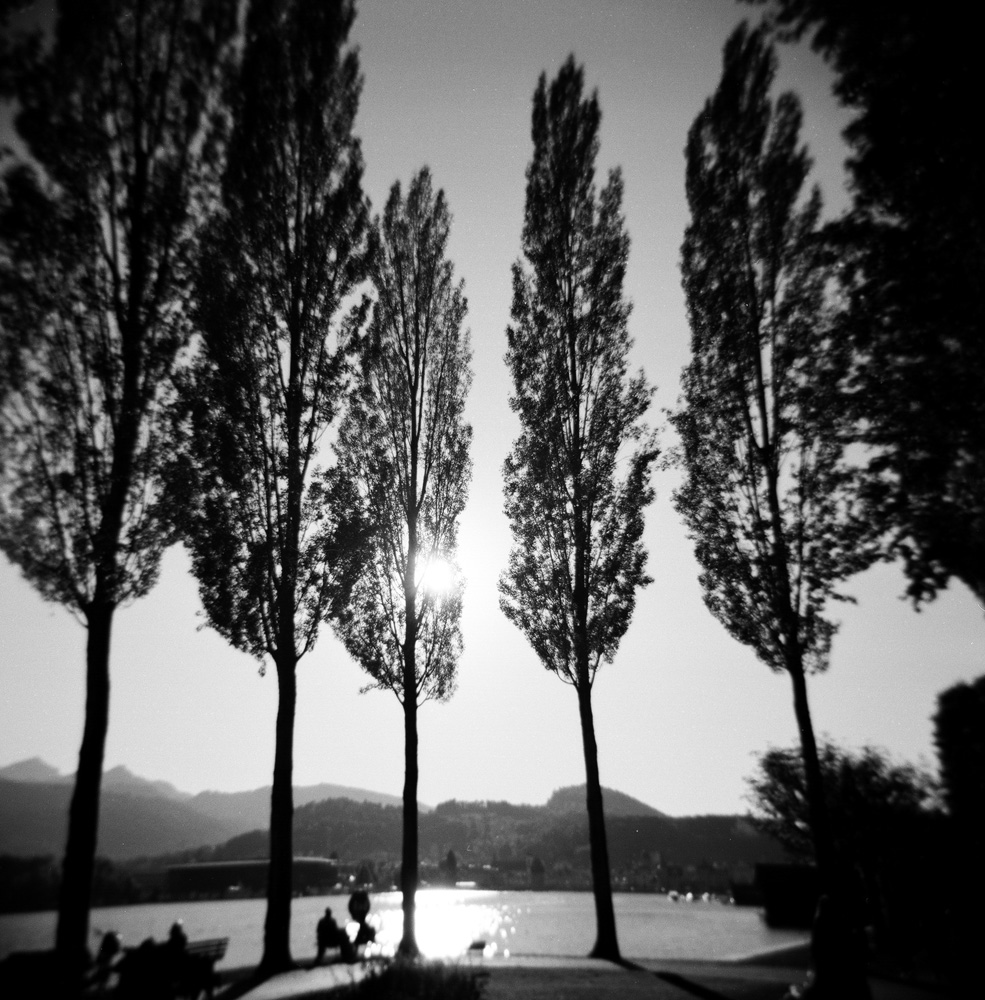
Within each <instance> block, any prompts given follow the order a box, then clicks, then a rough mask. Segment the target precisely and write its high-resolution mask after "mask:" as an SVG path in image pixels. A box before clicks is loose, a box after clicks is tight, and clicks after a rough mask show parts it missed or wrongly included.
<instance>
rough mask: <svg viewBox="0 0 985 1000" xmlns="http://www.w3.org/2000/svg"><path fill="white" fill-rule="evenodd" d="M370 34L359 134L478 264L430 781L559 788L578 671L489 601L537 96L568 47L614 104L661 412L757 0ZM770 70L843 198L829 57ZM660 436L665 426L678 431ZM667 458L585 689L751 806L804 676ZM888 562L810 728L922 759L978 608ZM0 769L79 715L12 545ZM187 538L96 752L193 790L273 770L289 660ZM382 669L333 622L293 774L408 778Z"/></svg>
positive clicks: (157, 594) (160, 589) (619, 4)
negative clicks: (696, 135) (771, 648)
mask: <svg viewBox="0 0 985 1000" xmlns="http://www.w3.org/2000/svg"><path fill="white" fill-rule="evenodd" d="M357 6H358V10H359V16H358V18H357V22H356V27H355V31H354V41H355V42H356V43H357V44H358V45H359V47H360V52H361V63H362V69H363V73H364V75H365V88H364V90H363V97H362V102H361V105H360V113H359V117H358V119H357V131H358V133H359V135H360V136H361V137H362V141H363V149H364V155H365V160H366V175H365V186H366V190H367V191H368V193H369V195H370V197H371V198H372V201H373V204H374V206H375V208H376V210H377V211H379V210H381V209H382V206H383V204H384V202H385V199H386V194H387V191H388V190H389V187H390V185H391V184H392V183H393V181H394V180H396V179H400V180H401V182H402V183H403V184H404V185H405V186H406V184H407V183H408V182H409V180H410V178H411V176H412V174H413V172H414V171H416V170H417V169H418V168H419V167H420V166H421V165H423V164H424V163H427V164H429V165H430V167H431V170H432V174H433V177H434V181H435V184H436V186H441V187H443V188H444V189H445V192H446V194H447V197H448V201H449V204H450V207H451V210H452V213H453V217H454V218H453V223H452V234H451V241H450V255H451V257H452V259H453V261H454V264H455V268H456V273H457V274H458V275H459V276H461V277H464V279H465V290H466V294H467V296H468V299H469V319H468V322H469V326H470V328H471V331H472V343H473V349H474V353H475V357H474V369H475V379H474V385H473V390H472V396H471V398H470V401H469V407H468V416H469V418H470V420H471V421H472V424H473V427H474V432H475V437H474V447H473V460H474V463H475V475H474V480H473V485H472V492H471V499H470V502H469V505H468V508H467V510H466V513H465V516H464V519H463V523H462V530H461V535H460V538H461V551H460V559H461V562H462V565H463V567H464V569H465V572H466V574H467V576H468V585H467V590H466V595H465V612H464V618H463V632H464V639H465V651H464V655H463V657H462V660H461V664H460V667H459V683H458V690H457V692H456V694H455V695H454V696H453V698H452V699H451V700H450V701H449V702H448V703H446V704H443V705H433V704H428V705H427V706H426V707H425V708H424V710H423V712H422V715H421V719H420V799H421V801H422V802H425V803H428V804H431V805H434V804H436V803H438V802H440V801H443V800H446V799H449V798H458V799H507V800H509V801H513V802H531V803H539V802H544V801H545V800H546V799H547V797H548V796H549V795H550V794H551V792H552V791H553V790H554V789H555V788H558V787H560V786H563V785H571V784H577V783H581V782H583V781H584V760H583V756H582V746H581V734H580V729H579V724H578V710H577V702H576V698H575V694H574V691H573V690H572V689H570V688H569V687H568V686H566V685H564V684H562V683H561V682H560V681H559V680H557V678H555V677H554V676H552V675H550V674H548V673H547V672H546V671H545V670H544V669H543V668H542V667H541V666H540V664H539V662H538V661H537V659H536V658H535V656H534V654H533V653H532V652H531V650H530V648H529V646H528V645H527V644H526V641H525V640H524V638H523V636H522V635H521V634H520V633H519V632H517V631H516V630H515V629H514V628H513V627H512V626H511V625H510V624H509V623H508V622H507V621H506V619H505V618H504V616H503V615H502V613H501V612H500V610H499V606H498V600H497V591H496V581H497V578H498V576H499V574H500V572H501V571H502V569H503V567H504V566H505V564H506V557H507V552H508V549H509V544H510V534H509V527H508V525H507V522H506V519H505V517H504V515H503V513H502V478H501V467H502V462H503V459H504V458H505V456H506V454H507V452H508V450H509V447H510V444H511V441H512V439H513V437H514V436H515V434H516V431H517V424H516V422H515V420H514V418H513V416H512V414H511V413H510V410H509V406H508V402H507V400H508V396H509V392H510V382H509V376H508V373H507V370H506V367H505V365H504V363H503V355H504V352H505V349H506V337H505V329H506V326H507V323H508V322H509V309H510V300H511V287H510V265H511V263H512V262H513V261H514V260H515V259H516V258H517V256H518V254H519V250H520V229H521V225H522V218H523V199H524V183H525V182H524V170H525V168H526V164H527V162H528V161H529V159H530V155H531V143H530V110H531V98H532V95H533V90H534V87H535V85H536V82H537V78H538V76H539V74H540V73H541V72H542V71H544V70H546V71H547V73H548V75H549V76H553V75H554V74H555V73H556V71H557V69H558V68H559V66H560V65H561V63H562V62H563V60H564V59H565V57H566V56H567V55H568V53H569V52H574V54H575V56H576V58H577V59H578V61H579V62H581V63H582V64H583V65H584V66H585V70H586V77H587V81H588V83H589V85H590V86H591V87H597V88H598V90H599V97H600V101H601V107H602V114H603V119H602V148H601V154H600V160H599V168H600V178H604V172H605V171H607V170H608V169H609V168H610V167H612V166H615V165H621V166H622V168H623V172H624V180H625V190H626V197H625V203H624V211H625V215H626V218H627V223H628V228H629V233H630V236H631V239H632V246H631V250H630V258H629V269H628V273H627V285H626V292H627V294H628V296H629V297H630V299H631V300H632V301H633V303H634V311H633V315H632V318H631V320H630V329H631V332H632V335H633V337H634V338H635V347H634V351H633V362H634V364H636V365H638V366H642V367H643V368H644V369H645V370H646V373H647V376H648V377H649V379H650V381H651V382H652V383H654V384H656V385H657V386H658V392H657V396H656V399H655V403H654V407H653V411H652V416H651V423H653V424H661V423H662V422H663V415H662V410H663V409H664V408H666V407H672V406H674V405H675V403H676V400H677V394H678V379H679V374H680V371H681V368H682V367H683V366H684V365H685V364H686V362H687V360H688V351H689V332H688V327H687V321H686V317H685V310H684V299H683V293H682V291H681V287H680V273H679V268H678V261H679V250H680V244H681V239H682V235H683V231H684V227H685V225H686V223H687V205H686V202H685V197H684V154H683V149H684V143H685V137H686V134H687V130H688V127H689V126H690V123H691V122H692V121H693V119H694V117H695V115H696V114H697V113H698V111H699V110H700V107H701V105H702V104H703V102H704V100H705V99H706V98H707V97H708V96H709V95H710V94H711V92H712V91H713V90H714V88H715V87H716V85H717V82H718V79H719V75H720V72H721V51H722V46H723V44H724V42H725V39H726V38H727V36H728V34H729V33H730V31H731V29H732V28H733V27H734V26H735V25H736V24H737V23H738V22H739V21H740V20H742V19H743V18H744V17H753V18H755V17H758V13H759V12H758V9H756V8H750V7H747V6H744V5H739V4H735V3H731V2H729V0H660V2H647V0H608V2H606V3H598V2H597V0H529V2H526V0H497V2H496V3H489V2H480V0H362V2H361V3H358V4H357ZM780 57H781V83H782V85H783V86H785V87H793V88H794V89H796V90H798V92H799V93H800V94H801V97H802V99H803V101H804V104H805V110H806V127H805V132H804V137H805V139H806V140H807V141H808V142H809V144H810V146H811V148H812V152H813V154H814V156H815V159H816V160H817V161H818V169H817V171H816V179H817V180H818V182H819V183H820V184H821V186H822V189H823V191H824V194H825V197H826V203H827V204H828V205H829V206H833V207H834V208H837V207H839V206H840V205H842V204H843V203H844V192H843V188H842V172H841V160H842V158H843V153H844V150H843V147H842V145H841V142H840V139H839V132H840V129H841V127H842V125H843V124H844V121H845V120H846V119H845V115H844V112H843V111H841V110H840V109H839V108H838V107H837V105H836V104H835V102H834V101H833V99H832V98H831V96H830V93H829V89H828V85H829V81H828V77H827V75H826V73H825V71H824V68H823V66H822V65H821V63H820V60H819V59H818V58H817V57H816V56H814V55H813V54H812V53H810V52H809V51H807V50H806V49H803V50H801V49H790V48H783V49H782V50H781V52H780ZM663 443H664V445H665V446H668V445H670V444H672V439H671V436H670V432H669V431H665V432H664V436H663ZM674 485H675V475H674V474H672V473H667V472H662V473H660V474H658V475H657V477H656V486H657V490H658V496H657V499H656V501H655V503H654V504H653V505H652V507H651V508H650V510H649V513H648V516H647V528H646V533H645V536H644V538H645V543H646V547H647V550H648V552H649V571H650V573H651V575H652V576H653V577H654V583H653V584H652V585H651V586H650V587H648V588H647V589H646V590H645V591H643V592H642V594H641V595H640V598H639V601H638V603H637V607H636V613H635V617H634V620H633V624H632V626H631V627H630V630H629V632H628V634H627V635H626V637H625V638H624V640H623V642H622V646H621V648H620V650H619V653H618V656H617V657H616V661H615V662H614V663H613V664H611V665H603V668H602V669H601V670H600V671H599V674H598V678H597V681H596V684H595V688H594V697H593V702H594V706H595V719H596V731H597V737H598V744H599V762H600V769H601V776H602V783H603V784H604V785H606V786H608V787H612V788H617V789H619V790H621V791H624V792H626V793H628V794H630V795H633V796H636V797H637V798H639V799H642V800H643V801H644V802H647V803H649V804H651V805H653V806H655V807H656V808H658V809H661V810H663V811H665V812H668V813H670V814H672V815H687V814H696V813H716V812H733V811H743V810H744V809H745V808H746V802H745V800H744V795H745V792H746V788H745V780H744V779H745V778H746V777H747V776H748V775H749V774H750V773H751V772H752V770H753V767H754V755H755V754H757V753H760V752H762V751H763V750H765V749H766V748H767V747H769V746H770V745H790V744H792V743H793V742H794V741H795V738H796V729H795V725H794V717H793V707H792V696H791V690H790V682H789V679H788V678H787V677H786V676H785V675H776V674H772V673H771V672H770V671H769V669H768V668H767V667H765V666H764V665H763V664H761V663H759V662H758V661H757V660H756V659H755V657H754V656H753V655H752V653H751V652H749V651H748V650H747V649H746V648H745V647H743V646H741V645H739V644H738V643H737V642H735V641H734V640H733V639H731V638H730V637H729V636H728V634H727V633H726V632H725V630H724V629H723V627H722V626H721V625H719V624H718V622H717V621H715V619H713V618H712V617H711V615H710V613H709V612H708V611H707V610H706V608H705V606H704V604H703V602H702V599H701V592H700V588H699V586H698V582H697V573H698V570H697V564H696V563H695V561H694V558H693V556H692V552H691V545H690V543H689V542H688V540H687V538H686V537H685V534H684V530H683V527H682V525H681V523H680V521H679V519H678V517H677V514H676V513H675V511H674V509H673V507H672V506H671V503H670V494H671V491H672V489H673V487H674ZM903 589H904V583H903V578H902V574H901V572H900V571H899V568H898V567H894V566H883V567H878V568H876V569H873V570H871V571H869V572H868V573H866V574H865V575H864V576H862V577H860V578H858V579H856V580H853V581H851V582H850V584H849V586H848V587H847V590H848V591H849V592H850V593H852V594H854V595H855V596H856V597H857V598H858V599H859V603H858V604H857V605H855V606H852V605H842V606H838V607H836V608H835V609H834V613H835V615H836V617H838V618H840V620H841V622H842V627H841V631H840V633H839V635H838V637H837V638H836V640H835V644H834V652H833V657H832V665H831V669H830V671H829V672H828V674H826V675H823V676H820V677H817V678H813V679H812V680H811V682H810V694H811V699H812V708H813V713H814V721H815V727H816V730H817V732H818V733H819V734H828V735H830V736H831V737H832V738H834V739H835V740H837V741H839V742H843V743H845V744H847V745H849V746H859V745H862V744H865V743H872V744H875V745H877V746H881V747H884V748H886V749H887V750H888V751H889V752H890V753H891V754H892V755H893V756H894V757H896V758H897V759H905V760H910V761H915V762H918V763H923V764H925V765H927V766H931V767H932V766H933V765H934V763H935V757H934V753H933V745H932V724H931V716H932V714H933V712H934V711H935V707H936V706H935V699H936V696H937V694H938V693H939V692H940V691H941V690H943V689H944V688H946V687H948V686H950V685H951V684H953V683H955V682H956V681H958V680H970V679H972V678H973V677H975V676H977V675H978V674H980V673H981V672H982V671H983V666H985V663H983V661H985V657H983V640H985V628H983V614H982V610H981V609H980V608H978V606H977V604H976V602H975V600H974V599H973V597H972V595H971V594H970V592H969V591H968V590H967V589H966V588H964V587H963V586H962V585H959V584H955V585H953V586H952V589H951V590H950V591H948V592H947V593H945V594H944V595H943V596H942V597H941V598H939V599H938V601H937V602H936V603H935V604H933V605H931V606H929V607H928V608H926V609H925V610H924V611H922V612H921V613H916V612H914V611H913V609H912V608H911V606H910V605H909V604H908V603H907V602H905V601H903V600H901V599H900V596H899V595H900V594H902V592H903ZM0 621H2V642H0V766H2V765H5V764H9V763H12V762H14V761H16V760H20V759H23V758H25V757H30V756H34V755H39V756H41V757H43V758H44V759H45V760H47V761H48V762H49V763H51V764H53V765H55V766H56V767H58V768H60V769H61V770H62V771H65V772H70V771H74V769H75V762H76V758H77V754H78V748H79V743H80V740H81V734H82V721H83V704H84V692H85V671H84V650H85V632H84V629H83V628H82V627H81V626H80V625H79V624H78V623H77V622H76V621H75V620H74V619H73V618H71V617H70V616H69V614H68V613H67V612H66V611H64V610H63V609H61V608H60V607H58V606H56V605H50V604H45V603H43V602H42V601H41V600H40V599H39V598H37V597H36V596H35V594H34V592H33V591H32V590H31V588H30V587H29V586H28V585H27V584H26V583H25V582H23V581H22V580H21V579H20V577H19V575H18V572H17V570H16V569H15V568H14V567H12V566H11V565H10V564H9V563H7V562H6V561H3V560H0ZM203 626H204V621H203V619H202V618H201V617H200V604H199V601H198V596H197V591H196V587H195V583H194V580H193V579H192V577H191V576H190V574H189V563H188V560H187V558H186V556H185V555H184V553H183V552H182V550H180V549H174V550H172V551H170V552H169V553H168V554H167V555H166V557H165V560H164V565H163V571H162V574H161V579H160V582H159V584H158V586H157V588H156V589H155V590H154V591H153V593H152V594H151V595H150V596H149V597H148V598H146V599H145V600H143V601H140V602H138V603H136V604H134V605H133V606H131V607H129V608H125V609H123V610H122V611H121V612H120V613H119V614H118V616H117V618H116V628H115V632H114V640H113V650H112V666H111V677H112V692H111V708H110V727H109V736H108V741H107V748H106V767H107V768H109V767H113V766H115V765H117V764H126V765H127V766H128V767H129V768H131V769H132V770H133V771H135V772H137V773H138V774H141V775H143V776H145V777H148V778H155V779H157V778H163V779H165V780H167V781H170V782H172V783H173V784H174V785H176V786H177V787H179V788H181V789H184V790H187V791H190V792H196V791H200V790H203V789H219V790H225V791H233V790H239V789H247V788H255V787H258V786H260V785H265V784H269V783H270V780H271V772H272V768H273V742H274V717H275V712H276V706H277V689H276V681H275V678H274V676H273V673H272V672H271V671H268V673H267V675H266V676H265V677H263V678H261V677H260V676H258V672H257V664H256V662H255V661H253V660H251V659H250V658H249V657H247V656H245V655H244V654H242V653H237V652H235V651H234V650H232V649H231V648H230V647H228V646H227V645H226V644H225V643H224V641H223V640H222V639H221V638H220V637H219V636H218V634H217V633H215V632H212V631H211V630H209V629H207V628H204V627H203ZM367 682H368V677H366V675H365V674H363V673H362V672H361V671H360V669H359V668H358V667H357V666H356V665H355V663H354V662H353V661H352V660H351V659H350V658H349V656H348V655H347V654H346V653H345V651H344V650H343V648H342V647H341V645H340V644H339V643H338V642H337V641H336V640H335V639H334V637H333V636H332V634H331V632H330V630H329V629H328V628H326V629H325V630H324V631H323V633H322V636H321V639H320V641H319V644H318V646H317V647H316V649H315V650H314V652H313V653H312V654H310V655H309V656H308V657H306V658H305V659H304V660H302V662H301V665H300V668H299V692H298V713H297V724H296V733H295V772H294V773H295V783H296V784H299V785H305V784H313V783H316V782H322V781H325V782H334V783H338V784H345V785H354V786H361V787H365V788H370V789H375V790H378V791H384V792H391V793H394V794H399V793H400V790H401V787H402V782H403V733H402V716H401V711H400V706H399V704H398V703H397V700H396V698H394V696H393V695H392V694H390V693H388V692H375V691H374V692H370V693H368V694H360V689H361V688H362V687H364V686H365V684H366V683H367Z"/></svg>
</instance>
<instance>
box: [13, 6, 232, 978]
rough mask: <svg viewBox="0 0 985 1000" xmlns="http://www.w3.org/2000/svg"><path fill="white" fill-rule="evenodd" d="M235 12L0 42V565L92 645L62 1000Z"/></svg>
mask: <svg viewBox="0 0 985 1000" xmlns="http://www.w3.org/2000/svg"><path fill="white" fill-rule="evenodd" d="M235 7H236V5H235V3H231V2H223V0H197V2H196V0H189V2H183V3H182V2H178V0H145V2H143V3H136V2H124V0H119V2H109V0H106V2H100V3H93V4H85V5H82V4H77V3H70V2H66V3H61V4H59V6H58V11H57V20H56V22H55V26H54V35H53V38H42V37H40V36H37V37H34V38H33V39H23V38H21V39H17V38H15V37H14V33H13V30H12V29H11V34H10V35H7V33H6V29H7V26H8V25H7V24H2V23H0V27H2V28H3V29H4V32H3V38H2V41H0V64H2V68H0V89H2V96H3V97H4V98H6V99H13V100H16V107H17V114H16V119H15V124H16V128H17V132H18V134H19V136H20V139H21V141H22V143H23V145H24V147H25V148H26V151H27V153H28V154H29V157H30V158H29V159H23V160H19V159H14V161H13V162H10V160H9V159H8V162H7V164H6V169H5V171H4V174H3V178H2V181H0V548H2V549H3V552H4V553H5V554H6V556H7V557H8V558H9V559H10V560H11V561H12V562H14V563H16V564H17V565H18V566H19V567H20V569H21V571H22V572H23V574H24V576H25V577H26V578H27V579H28V580H29V581H30V583H31V584H32V585H33V586H34V587H35V588H36V589H37V590H38V592H39V593H40V594H41V596H42V597H44V598H45V599H46V600H50V601H55V602H57V603H59V604H63V605H64V606H65V607H67V608H68V609H69V610H70V611H71V612H72V613H73V614H74V615H75V617H76V618H78V619H79V620H80V621H81V622H82V624H83V625H84V626H85V627H86V629H87V632H88V636H87V642H86V708H85V723H84V728H83V735H82V744H81V747H80V750H79V764H78V770H77V772H76V778H75V788H74V792H73V795H72V801H71V807H70V812H69V823H68V837H67V843H66V848H65V859H64V864H63V867H62V881H61V889H60V895H59V904H58V922H57V929H56V942H55V947H56V952H57V968H58V972H59V974H61V975H63V976H64V977H65V983H64V985H65V990H66V992H70V991H72V990H75V989H78V988H79V987H80V976H81V973H82V969H83V967H84V962H85V960H86V958H85V956H86V948H87V945H88V936H89V929H88V928H89V903H90V895H91V887H92V878H93V868H94V857H95V850H96V842H97V835H98V825H99V794H100V784H101V776H102V767H103V755H104V749H105V741H106V732H107V727H108V722H109V693H110V673H109V665H110V640H111V635H112V627H113V621H114V615H115V613H116V610H117V608H118V607H120V605H122V604H125V603H127V602H129V601H132V600H134V599H136V598H139V597H142V596H144V595H145V594H146V593H147V592H148V591H149V590H150V588H151V587H152V585H153V584H154V582H155V580H156V578H157V573H158V569H159V564H160V557H161V553H162V551H163V549H164V547H165V546H166V545H167V544H168V542H169V540H170V533H169V527H168V524H167V520H166V518H164V517H163V516H162V508H161V506H160V504H159V503H158V500H159V490H158V476H159V472H160V466H161V462H162V460H163V458H164V457H165V456H166V454H167V447H166V445H167V442H166V440H165V438H164V437H163V436H162V408H163V406H164V403H165V401H166V400H167V398H168V397H169V394H170V389H169V386H170V378H171V374H172V371H173V369H174V367H175V365H176V362H177V359H178V356H179V353H180V351H181V350H182V347H183V345H185V344H186V343H187V341H188V338H189V325H188V321H187V317H188V304H189V294H190V284H191V274H192V261H193V258H194V250H195V246H196V242H197V238H198V228H199V227H198V222H199V219H200V217H201V213H202V210H203V208H204V207H206V206H207V204H208V199H209V195H210V191H211V183H212V182H213V181H214V180H215V177H216V176H217V174H218V170H219V167H220V154H221V149H222V146H221V142H220V141H219V137H220V135H221V133H220V132H219V131H218V130H216V129H215V128H214V125H215V120H214V115H213V113H214V111H215V110H216V107H217V105H218V102H219V91H220V89H221V84H222V82H223V79H224V72H225V70H224V68H225V66H226V65H227V63H228V58H229V46H228V43H229V42H230V40H231V38H232V36H233V34H234V32H235V27H236V9H235ZM8 13H9V11H4V12H0V21H4V20H5V19H6V15H7V14H8Z"/></svg>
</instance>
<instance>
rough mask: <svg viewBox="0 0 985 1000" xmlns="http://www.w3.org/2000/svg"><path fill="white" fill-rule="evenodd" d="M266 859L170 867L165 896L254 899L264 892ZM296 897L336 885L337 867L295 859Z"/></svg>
mask: <svg viewBox="0 0 985 1000" xmlns="http://www.w3.org/2000/svg"><path fill="white" fill-rule="evenodd" d="M269 867H270V862H269V861H268V860H267V859H266V858H257V859H254V860H250V861H203V862H198V863H196V864H188V865H170V866H169V867H168V870H167V877H166V885H167V891H168V894H169V895H171V896H177V897H184V898H188V897H193V896H207V897H216V896H226V895H232V894H236V893H243V894H244V895H248V896H253V895H258V894H262V893H264V892H266V891H267V870H268V868H269ZM291 872H292V877H291V881H292V886H293V889H294V892H296V893H316V892H317V893H323V892H327V891H328V890H330V889H331V888H332V887H333V886H335V885H336V884H337V883H338V881H339V867H338V865H337V864H336V863H335V862H334V861H331V860H329V859H328V858H295V859H294V864H293V867H292V869H291Z"/></svg>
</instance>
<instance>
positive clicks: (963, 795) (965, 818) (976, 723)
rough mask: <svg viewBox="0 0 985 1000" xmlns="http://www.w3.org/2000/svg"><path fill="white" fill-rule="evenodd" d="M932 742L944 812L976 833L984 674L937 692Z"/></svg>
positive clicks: (984, 766)
mask: <svg viewBox="0 0 985 1000" xmlns="http://www.w3.org/2000/svg"><path fill="white" fill-rule="evenodd" d="M934 743H935V744H936V746H937V754H938V757H939V759H940V769H941V791H942V793H943V797H944V802H945V804H946V805H947V809H948V812H949V813H950V814H951V816H952V817H953V818H954V820H955V822H956V823H958V824H959V825H961V826H965V827H967V828H968V830H969V832H972V831H973V832H974V834H975V835H976V836H977V835H978V834H979V829H978V827H979V823H978V820H979V818H980V815H981V806H982V802H985V674H983V675H982V676H981V677H979V678H977V680H974V681H972V682H971V683H970V684H964V683H960V684H955V685H954V686H953V687H949V688H948V689H947V690H946V691H943V692H941V694H940V695H939V696H938V698H937V714H936V715H935V716H934Z"/></svg>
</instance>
